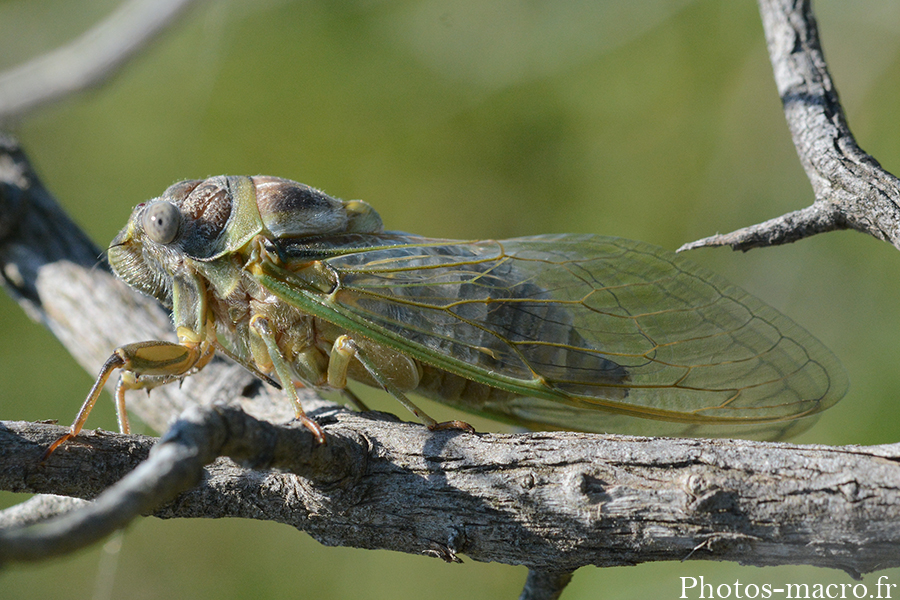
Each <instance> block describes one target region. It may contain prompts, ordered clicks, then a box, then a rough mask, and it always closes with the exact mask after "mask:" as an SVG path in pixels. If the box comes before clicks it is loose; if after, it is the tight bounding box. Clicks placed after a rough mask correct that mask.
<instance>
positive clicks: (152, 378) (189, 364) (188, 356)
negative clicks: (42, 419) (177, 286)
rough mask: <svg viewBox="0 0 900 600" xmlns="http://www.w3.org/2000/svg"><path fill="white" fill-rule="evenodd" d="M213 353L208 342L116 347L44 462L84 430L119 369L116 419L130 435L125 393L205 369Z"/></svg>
mask: <svg viewBox="0 0 900 600" xmlns="http://www.w3.org/2000/svg"><path fill="white" fill-rule="evenodd" d="M213 354H214V351H213V349H212V346H211V344H209V343H208V342H192V341H182V342H181V343H178V344H174V343H172V342H161V341H147V342H138V343H135V344H127V345H125V346H122V347H120V348H117V349H116V350H115V352H113V353H112V354H111V355H110V357H109V358H108V359H107V360H106V362H105V363H103V367H102V368H101V369H100V373H99V375H97V379H96V381H94V385H93V386H92V387H91V390H90V391H89V392H88V395H87V398H86V399H85V401H84V404H82V405H81V409H80V410H79V411H78V415H77V416H76V417H75V420H74V421H73V422H72V425H70V426H69V431H68V432H66V433H65V434H64V435H62V436H61V437H60V438H59V439H57V440H56V441H55V442H53V443H52V444H50V446H49V447H48V448H47V450H46V451H45V452H44V456H43V457H42V459H41V460H42V461H45V460H47V458H49V457H50V455H51V454H53V452H54V451H55V450H56V449H57V448H59V447H60V446H61V445H62V444H64V443H65V442H67V441H69V440H71V439H73V438H74V437H76V436H77V435H78V434H79V433H81V430H82V429H83V428H84V424H85V422H86V421H87V418H88V415H90V413H91V410H93V408H94V405H95V404H96V403H97V398H99V397H100V393H101V392H102V391H103V388H104V386H105V385H106V382H107V381H109V378H110V376H111V375H112V374H113V372H114V371H116V370H117V369H121V370H122V375H121V376H120V377H119V382H118V384H117V385H116V418H117V420H118V425H119V431H120V432H121V433H130V432H131V428H130V426H129V424H128V413H127V411H126V409H125V392H126V391H128V390H134V389H150V388H153V387H157V386H160V385H164V384H166V383H169V382H171V381H175V380H177V379H179V378H181V377H183V376H184V375H187V374H188V373H190V372H191V371H195V370H198V369H201V368H203V367H204V366H205V365H206V364H207V363H208V362H209V361H210V359H212V356H213Z"/></svg>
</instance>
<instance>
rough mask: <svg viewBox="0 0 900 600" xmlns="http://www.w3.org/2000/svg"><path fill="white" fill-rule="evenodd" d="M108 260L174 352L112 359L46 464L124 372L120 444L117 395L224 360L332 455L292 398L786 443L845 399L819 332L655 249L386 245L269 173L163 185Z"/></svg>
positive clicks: (133, 350)
mask: <svg viewBox="0 0 900 600" xmlns="http://www.w3.org/2000/svg"><path fill="white" fill-rule="evenodd" d="M109 263H110V265H111V267H112V269H113V271H114V272H115V274H116V275H117V276H118V277H119V278H121V279H122V280H124V281H125V282H127V283H128V284H130V285H131V286H132V287H134V288H135V289H137V290H139V291H141V292H143V293H145V294H148V295H150V296H153V297H155V298H157V299H158V300H159V301H160V302H162V304H164V305H165V306H166V307H168V308H170V309H171V311H172V319H173V322H174V326H175V328H176V332H177V335H178V340H179V341H178V343H171V342H163V341H145V342H139V343H132V344H127V345H124V346H122V347H120V348H118V349H116V350H115V352H114V353H113V354H112V356H111V357H110V358H109V360H107V362H106V363H105V364H104V365H103V368H102V369H101V371H100V374H99V376H98V378H97V381H96V383H95V384H94V386H93V388H92V389H91V391H90V393H89V394H88V397H87V400H86V401H85V403H84V405H83V407H82V409H81V411H80V413H79V415H78V417H77V418H76V420H75V422H74V423H73V424H72V426H71V428H70V431H69V433H68V434H67V435H66V436H64V437H63V438H61V439H60V440H59V441H58V442H56V443H55V444H54V445H53V446H52V447H51V449H50V451H52V449H53V448H56V447H57V446H58V445H59V444H60V443H62V442H63V441H65V440H66V439H70V438H72V437H74V436H75V435H77V434H78V432H79V431H80V430H81V428H82V426H83V424H84V422H85V420H86V419H87V416H88V413H89V412H90V410H91V408H92V407H93V405H94V403H95V402H96V400H97V397H98V396H99V394H100V391H101V390H102V388H103V386H104V385H105V383H106V381H107V379H108V378H109V377H110V375H111V373H113V372H114V371H115V370H117V369H121V370H122V374H121V377H120V380H119V384H118V387H117V391H116V399H117V402H116V406H117V412H118V415H119V423H120V429H122V430H123V431H127V430H128V424H127V418H126V415H125V400H124V394H125V392H126V391H127V390H129V389H135V388H152V387H153V386H155V385H160V384H163V383H167V382H170V381H174V380H177V379H180V378H182V377H184V376H186V375H189V374H190V373H193V372H195V371H197V370H198V369H200V368H202V367H203V366H204V365H205V364H206V363H207V362H208V361H209V360H210V358H211V357H212V356H213V354H214V352H216V351H220V352H222V353H224V354H225V355H227V356H229V357H231V358H232V359H234V360H235V361H237V362H238V363H240V364H242V365H244V366H245V367H247V368H248V369H249V370H251V371H253V372H254V373H256V374H257V375H258V376H259V377H261V378H262V379H264V380H266V381H269V382H272V383H274V384H276V385H278V386H280V387H281V388H282V389H283V390H284V392H285V394H286V395H287V397H288V398H289V399H290V401H291V402H292V403H293V408H294V410H295V412H296V415H297V418H298V419H299V420H300V421H301V422H302V423H303V424H304V425H305V426H306V427H307V428H308V429H309V430H310V431H312V432H313V433H314V434H315V435H316V437H317V438H318V439H319V440H320V441H323V440H324V439H325V438H324V432H323V430H322V428H321V427H320V426H319V424H317V423H316V422H315V421H314V420H313V419H311V418H309V417H308V416H307V415H306V414H305V413H304V412H303V408H302V407H301V405H300V401H299V400H298V398H297V392H296V386H297V385H300V384H302V385H304V386H309V387H312V388H316V389H323V390H327V389H331V390H344V391H346V390H347V381H348V379H352V380H355V381H358V382H361V383H363V384H367V385H370V386H375V387H380V388H383V389H385V390H387V392H389V393H390V394H391V395H393V396H394V397H395V398H397V399H398V400H399V401H400V402H401V403H402V404H403V405H404V406H406V407H407V408H409V409H410V410H411V411H413V412H414V413H415V414H416V415H417V416H419V418H420V419H421V420H422V421H423V422H424V424H426V425H427V426H428V427H429V428H432V429H435V428H440V427H444V426H451V427H465V424H464V423H462V422H451V423H449V424H446V423H437V422H436V421H435V420H434V419H431V418H430V417H428V416H427V415H425V414H424V413H422V411H420V410H418V409H417V408H416V406H415V405H414V404H413V402H412V401H411V400H410V399H409V398H408V394H410V393H415V394H418V395H421V396H425V397H428V398H433V399H435V400H438V401H440V402H443V403H446V404H449V405H452V406H455V407H458V408H460V409H463V410H466V411H472V412H475V413H481V414H484V415H487V416H491V417H494V418H498V419H501V420H505V421H511V422H514V423H518V424H522V425H525V426H529V427H534V426H539V427H550V428H565V429H574V430H583V431H591V432H626V433H627V432H633V431H636V430H637V431H641V432H647V431H650V432H652V433H655V434H657V435H697V436H715V435H738V436H743V437H778V436H780V435H783V434H785V433H789V432H793V431H795V430H796V429H797V425H796V423H797V421H796V419H798V418H800V417H808V416H811V415H814V414H815V413H818V412H820V411H822V410H823V409H825V408H827V407H829V406H831V405H832V404H834V403H835V402H837V401H838V400H839V399H840V398H841V396H843V394H844V393H845V391H846V389H847V378H846V375H845V373H844V371H843V369H842V368H841V366H840V363H839V362H838V360H837V359H836V358H835V357H834V355H833V354H832V353H831V352H830V351H829V350H828V349H827V348H825V347H824V346H823V345H822V344H821V343H820V342H819V341H818V340H816V339H815V338H814V337H812V336H811V335H810V334H809V333H808V332H807V331H805V330H804V329H803V328H801V327H800V326H798V325H797V324H795V323H794V322H793V321H791V320H790V319H789V318H787V317H786V316H784V315H783V314H781V313H779V312H778V311H776V310H775V309H773V308H771V307H770V306H768V305H766V304H765V303H763V302H762V301H760V300H759V299H757V298H755V297H753V296H751V295H750V294H748V293H747V292H745V291H743V290H741V289H739V288H738V287H736V286H734V285H732V284H730V283H728V282H727V281H725V280H724V279H723V278H721V277H719V276H717V275H715V274H714V273H711V272H710V271H708V270H706V269H704V268H702V267H700V266H698V265H696V264H694V263H693V262H691V261H689V260H687V259H685V258H683V257H681V256H679V255H675V254H673V253H671V252H669V251H667V250H664V249H662V248H659V247H656V246H653V245H650V244H646V243H643V242H637V241H631V240H626V239H620V238H615V237H604V236H599V235H566V234H563V235H540V236H534V237H521V238H515V239H509V240H473V241H456V240H445V239H431V238H425V237H420V236H417V235H411V234H408V233H399V232H390V231H385V230H384V228H383V226H382V221H381V218H380V217H379V215H378V213H377V212H375V210H373V209H372V208H371V207H370V206H369V205H368V204H366V203H365V202H362V201H359V200H352V201H342V200H339V199H336V198H332V197H330V196H328V195H326V194H325V193H323V192H321V191H319V190H317V189H314V188H311V187H309V186H306V185H303V184H300V183H296V182H293V181H289V180H286V179H280V178H276V177H230V176H220V177H212V178H209V179H206V180H192V181H183V182H181V183H177V184H175V185H173V186H171V187H169V188H168V189H167V190H166V191H165V192H164V193H163V195H162V196H160V197H158V198H155V199H153V200H150V201H148V202H145V203H142V204H138V205H137V206H136V207H135V208H134V211H133V212H132V213H131V217H130V218H129V220H128V224H127V225H126V226H125V228H124V229H123V230H122V231H121V232H120V233H119V234H118V236H117V237H116V238H115V239H114V240H113V242H112V245H111V246H110V248H109ZM348 393H349V392H348ZM351 397H352V396H351ZM807 421H808V420H807ZM639 423H652V427H650V428H647V427H643V428H641V427H638V428H637V429H636V425H637V424H639ZM48 452H49V451H48Z"/></svg>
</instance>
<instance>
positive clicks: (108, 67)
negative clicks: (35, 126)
mask: <svg viewBox="0 0 900 600" xmlns="http://www.w3.org/2000/svg"><path fill="white" fill-rule="evenodd" d="M192 1H193V0H128V1H127V2H124V3H123V4H122V5H121V6H120V7H119V8H118V9H116V11H115V12H114V13H113V14H111V15H110V16H109V17H107V18H106V19H105V20H104V21H102V22H101V23H99V24H97V25H96V26H95V27H94V28H92V29H91V30H90V31H88V32H86V33H85V34H84V35H82V36H81V37H79V38H78V39H77V40H75V41H73V42H72V43H70V44H67V45H65V46H63V47H61V48H59V49H57V50H54V51H53V52H49V53H47V54H44V55H42V56H39V57H38V58H36V59H34V60H31V61H29V62H27V63H25V64H23V65H19V66H18V67H14V68H12V69H10V70H9V71H6V72H4V73H0V120H4V119H8V118H11V117H16V116H21V115H22V114H24V113H26V112H28V111H29V110H32V109H34V108H36V107H38V106H41V105H43V104H46V103H49V102H52V101H54V100H58V99H60V98H64V97H66V96H70V95H72V94H73V93H74V92H78V91H81V90H84V89H86V88H89V87H91V86H95V85H99V84H100V83H102V82H103V81H104V80H106V78H107V77H109V76H111V75H112V74H113V73H114V72H115V71H116V70H117V69H118V68H119V67H121V66H122V65H123V64H125V63H126V62H127V61H128V60H129V59H130V58H132V57H133V56H135V55H136V54H137V53H138V51H140V50H141V49H142V48H144V47H145V46H146V45H147V44H148V43H149V42H150V41H151V40H152V39H153V38H154V37H156V36H157V35H158V34H159V33H160V32H162V31H163V30H164V29H165V28H166V27H167V26H168V25H169V24H171V23H172V22H173V21H174V20H175V19H177V18H178V16H179V15H181V14H182V13H183V12H184V10H185V9H186V8H187V7H188V6H189V5H190V4H191V2H192Z"/></svg>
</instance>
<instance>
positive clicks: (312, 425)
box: [297, 414, 325, 446]
mask: <svg viewBox="0 0 900 600" xmlns="http://www.w3.org/2000/svg"><path fill="white" fill-rule="evenodd" d="M297 418H298V419H299V420H300V424H301V425H303V426H304V427H306V428H307V429H308V430H309V431H310V433H312V434H313V435H314V436H315V438H316V442H317V443H318V444H319V445H320V446H323V445H325V430H324V429H322V426H321V425H319V424H318V423H316V422H315V421H313V420H312V419H310V418H309V417H307V416H306V415H305V414H304V415H300V416H298V417H297Z"/></svg>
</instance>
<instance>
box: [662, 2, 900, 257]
mask: <svg viewBox="0 0 900 600" xmlns="http://www.w3.org/2000/svg"><path fill="white" fill-rule="evenodd" d="M759 7H760V13H761V15H762V21H763V29H764V30H765V34H766V44H767V45H768V48H769V57H770V59H771V61H772V68H773V70H774V73H775V84H776V85H777V87H778V95H779V97H780V98H781V102H782V105H783V106H784V114H785V117H786V118H787V123H788V127H789V128H790V130H791V136H792V137H793V139H794V145H795V146H796V148H797V154H798V156H799V157H800V163H801V164H802V165H803V168H804V170H805V171H806V175H807V177H809V180H810V183H811V184H812V188H813V193H814V195H815V201H814V202H813V204H812V205H811V206H809V207H807V208H805V209H803V210H798V211H795V212H792V213H788V214H786V215H783V216H781V217H778V218H775V219H771V220H769V221H766V222H765V223H760V224H758V225H752V226H750V227H745V228H743V229H739V230H737V231H734V232H732V233H728V234H721V235H714V236H711V237H708V238H705V239H702V240H698V241H696V242H691V243H688V244H685V245H684V246H682V247H681V248H679V250H678V251H679V252H681V251H682V250H691V249H694V248H700V247H703V246H731V247H732V248H733V249H734V250H744V251H746V250H750V249H752V248H758V247H762V246H773V245H777V244H785V243H788V242H795V241H797V240H800V239H802V238H805V237H809V236H811V235H815V234H817V233H823V232H826V231H833V230H836V229H848V228H850V229H855V230H857V231H861V232H864V233H868V234H869V235H872V236H874V237H876V238H878V239H880V240H884V241H886V242H890V243H891V244H893V245H894V246H895V247H897V248H900V180H898V179H897V178H896V177H895V176H893V175H892V174H890V173H888V172H887V171H885V170H884V169H883V168H882V167H881V165H880V164H878V161H876V160H875V159H874V158H872V157H871V156H869V155H868V154H866V153H865V152H863V151H862V149H860V147H859V146H858V145H857V143H856V139H855V138H854V137H853V134H852V133H851V132H850V128H849V126H848V125H847V119H846V117H845V116H844V109H843V108H842V107H841V103H840V100H839V99H838V94H837V90H836V89H835V86H834V83H833V82H832V80H831V75H830V74H829V72H828V65H827V64H826V62H825V56H824V54H823V52H822V46H821V44H820V42H819V32H818V27H817V25H816V19H815V16H814V15H813V11H812V5H811V0H803V1H799V2H795V1H794V0H759Z"/></svg>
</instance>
